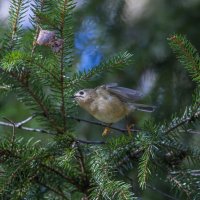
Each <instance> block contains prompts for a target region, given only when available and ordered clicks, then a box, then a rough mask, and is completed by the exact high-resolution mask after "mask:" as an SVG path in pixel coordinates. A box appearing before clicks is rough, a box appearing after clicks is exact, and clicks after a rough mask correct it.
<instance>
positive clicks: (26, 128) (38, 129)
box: [0, 121, 105, 145]
mask: <svg viewBox="0 0 200 200" xmlns="http://www.w3.org/2000/svg"><path fill="white" fill-rule="evenodd" d="M0 126H8V127H13V124H12V123H10V122H9V123H7V122H2V121H0ZM15 128H18V129H21V130H25V131H31V132H37V133H46V134H49V135H54V136H55V135H56V133H54V132H51V131H48V130H45V129H40V128H30V127H25V126H16V125H15ZM75 141H76V142H79V143H82V144H97V145H100V144H105V142H104V141H87V140H81V139H75Z"/></svg>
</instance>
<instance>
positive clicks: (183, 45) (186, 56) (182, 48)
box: [168, 35, 200, 83]
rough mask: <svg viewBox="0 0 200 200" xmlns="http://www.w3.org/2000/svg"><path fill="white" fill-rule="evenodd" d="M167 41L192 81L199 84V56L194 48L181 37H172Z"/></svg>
mask: <svg viewBox="0 0 200 200" xmlns="http://www.w3.org/2000/svg"><path fill="white" fill-rule="evenodd" d="M168 40H169V44H170V46H171V48H172V49H173V51H174V52H175V54H176V55H177V57H178V59H179V61H180V62H181V63H182V64H183V65H184V67H185V68H186V69H187V70H188V72H189V73H190V75H191V76H192V79H193V80H194V81H196V82H197V83H200V76H199V74H200V56H199V54H198V52H197V50H196V48H195V47H194V46H193V45H192V44H191V43H190V42H189V41H188V40H187V39H186V37H185V36H182V35H173V36H171V37H170V38H168Z"/></svg>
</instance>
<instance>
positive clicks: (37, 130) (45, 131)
mask: <svg viewBox="0 0 200 200" xmlns="http://www.w3.org/2000/svg"><path fill="white" fill-rule="evenodd" d="M0 126H9V127H13V124H11V123H10V122H9V123H7V122H2V121H0ZM15 127H16V126H15ZM16 128H18V129H22V130H26V131H32V132H39V133H47V134H50V135H55V133H53V132H50V131H48V130H44V129H39V128H30V127H25V126H18V127H16Z"/></svg>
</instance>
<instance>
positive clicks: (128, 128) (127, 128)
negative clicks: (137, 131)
mask: <svg viewBox="0 0 200 200" xmlns="http://www.w3.org/2000/svg"><path fill="white" fill-rule="evenodd" d="M125 119H126V122H127V125H126V130H127V132H128V134H129V136H131V133H132V131H131V129H132V128H133V127H134V125H135V124H134V123H131V124H130V123H129V122H130V121H129V120H128V116H126V118H125ZM128 121H129V122H128Z"/></svg>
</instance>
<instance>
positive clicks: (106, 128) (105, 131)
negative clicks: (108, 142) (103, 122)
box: [102, 124, 112, 136]
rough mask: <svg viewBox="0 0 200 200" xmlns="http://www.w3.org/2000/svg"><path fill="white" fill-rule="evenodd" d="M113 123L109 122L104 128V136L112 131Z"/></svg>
mask: <svg viewBox="0 0 200 200" xmlns="http://www.w3.org/2000/svg"><path fill="white" fill-rule="evenodd" d="M111 125H112V124H108V126H107V127H105V129H104V130H103V133H102V136H106V135H108V133H110V127H111Z"/></svg>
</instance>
